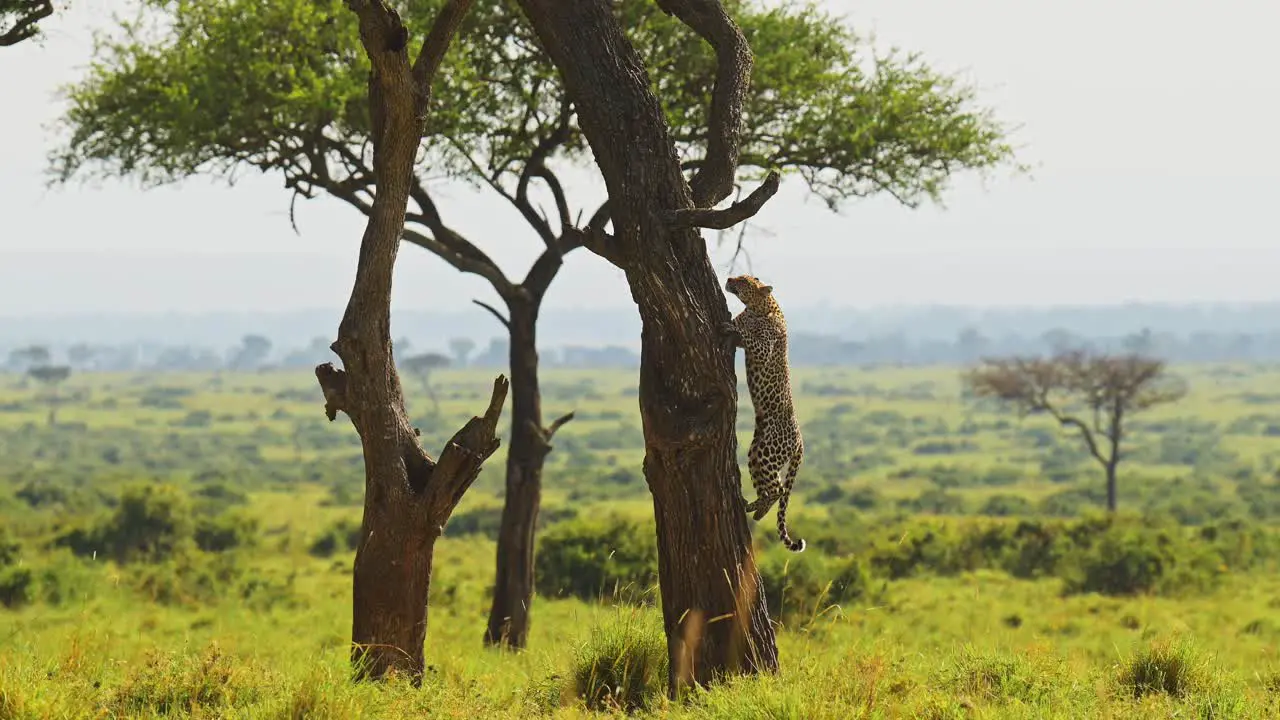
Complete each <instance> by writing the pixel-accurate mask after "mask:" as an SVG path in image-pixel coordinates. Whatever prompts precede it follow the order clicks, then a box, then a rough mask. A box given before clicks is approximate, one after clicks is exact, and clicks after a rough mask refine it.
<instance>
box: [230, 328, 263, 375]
mask: <svg viewBox="0 0 1280 720" xmlns="http://www.w3.org/2000/svg"><path fill="white" fill-rule="evenodd" d="M270 355H271V340H270V339H269V338H267V337H265V336H262V335H245V336H244V338H243V339H241V341H240V346H239V347H237V348H234V349H233V350H232V351H231V357H230V359H229V360H228V361H227V364H228V365H229V366H230V367H231V369H232V370H255V369H257V368H258V367H260V366H261V365H262V364H263V363H264V362H266V360H267V357H269V356H270Z"/></svg>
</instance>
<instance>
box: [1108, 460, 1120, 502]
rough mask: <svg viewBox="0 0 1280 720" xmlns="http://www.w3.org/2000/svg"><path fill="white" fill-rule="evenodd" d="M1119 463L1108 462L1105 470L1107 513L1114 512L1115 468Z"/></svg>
mask: <svg viewBox="0 0 1280 720" xmlns="http://www.w3.org/2000/svg"><path fill="white" fill-rule="evenodd" d="M1118 464H1119V463H1116V462H1109V463H1107V465H1106V468H1107V512H1109V513H1114V512H1115V511H1116V466H1117V465H1118Z"/></svg>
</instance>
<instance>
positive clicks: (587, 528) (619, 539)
mask: <svg viewBox="0 0 1280 720" xmlns="http://www.w3.org/2000/svg"><path fill="white" fill-rule="evenodd" d="M657 575H658V548H657V545H656V543H655V541H654V533H653V530H652V527H651V526H646V525H641V524H640V523H636V522H632V521H630V520H627V519H624V518H622V517H619V516H616V515H609V516H606V517H603V518H598V519H586V518H579V519H575V520H570V521H568V522H562V523H557V524H555V525H552V526H551V527H550V528H549V529H548V530H547V532H546V534H545V535H544V536H543V537H542V539H541V541H540V542H539V543H538V553H537V558H536V559H535V561H534V576H535V577H536V578H537V580H536V587H537V591H538V593H539V594H541V595H551V596H558V595H570V596H574V597H579V598H583V599H593V598H601V597H614V596H615V595H617V594H625V595H626V596H628V597H630V598H635V597H638V596H639V595H640V594H642V593H644V592H645V591H647V590H648V589H649V588H650V587H651V586H652V585H653V583H654V582H655V580H656V578H657Z"/></svg>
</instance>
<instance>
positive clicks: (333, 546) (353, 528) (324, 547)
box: [307, 518, 361, 558]
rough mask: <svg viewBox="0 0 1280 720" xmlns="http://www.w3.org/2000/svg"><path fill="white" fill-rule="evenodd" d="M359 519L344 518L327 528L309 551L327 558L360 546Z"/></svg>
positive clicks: (313, 542)
mask: <svg viewBox="0 0 1280 720" xmlns="http://www.w3.org/2000/svg"><path fill="white" fill-rule="evenodd" d="M360 526H361V523H360V521H359V520H352V519H350V518H342V519H340V520H337V521H336V522H334V523H333V524H331V525H330V526H329V527H327V528H325V530H324V532H323V533H321V534H320V537H317V538H316V539H315V540H314V541H312V543H311V547H309V548H308V549H307V552H309V553H311V554H312V555H314V556H316V557H321V558H327V557H332V556H333V555H335V554H337V553H340V552H351V551H353V550H355V549H356V548H358V547H360Z"/></svg>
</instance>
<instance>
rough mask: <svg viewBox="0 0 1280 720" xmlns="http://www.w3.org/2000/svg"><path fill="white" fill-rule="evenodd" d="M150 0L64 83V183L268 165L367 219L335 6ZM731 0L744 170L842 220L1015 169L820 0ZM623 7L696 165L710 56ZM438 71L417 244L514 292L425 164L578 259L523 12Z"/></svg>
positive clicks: (948, 99) (490, 2) (562, 152)
mask: <svg viewBox="0 0 1280 720" xmlns="http://www.w3.org/2000/svg"><path fill="white" fill-rule="evenodd" d="M400 4H402V5H403V6H404V7H403V10H402V13H403V15H404V16H405V18H406V25H407V26H408V27H424V26H425V24H426V20H427V18H428V17H429V16H431V15H432V13H434V12H435V10H436V9H437V5H438V4H439V0H408V1H407V2H405V3H400ZM147 5H148V6H149V8H150V10H151V11H152V12H149V13H146V14H145V15H144V16H143V17H142V18H140V19H139V20H135V21H132V22H128V23H124V24H122V26H121V27H120V28H119V30H120V31H119V32H118V33H114V34H112V35H111V36H110V37H107V38H103V39H102V42H101V43H100V45H99V47H98V50H97V53H96V56H95V59H94V60H93V62H92V64H91V66H90V68H89V71H88V73H87V74H86V76H85V77H84V79H83V80H81V81H80V82H78V83H77V84H74V85H72V86H70V87H68V88H66V93H67V96H68V98H69V100H70V109H69V110H68V113H67V115H66V117H65V124H66V129H67V131H68V132H67V135H66V138H65V140H66V141H65V143H64V144H62V145H61V146H60V147H58V148H57V149H56V150H55V152H54V153H53V155H52V156H51V163H52V167H53V171H54V173H55V176H56V178H57V179H58V180H60V181H66V180H68V179H70V178H71V177H72V176H74V175H76V174H78V173H79V174H82V175H100V176H103V175H104V176H118V175H123V176H128V177H132V178H134V179H137V180H139V181H141V182H142V183H143V184H144V185H156V184H162V183H168V182H172V181H176V180H180V179H183V178H186V177H188V176H191V175H194V174H213V175H219V176H224V177H226V178H227V179H229V180H233V179H234V177H235V176H236V173H237V172H238V171H243V170H244V169H247V168H256V169H259V170H261V171H264V172H270V173H280V174H281V175H282V176H283V177H284V179H285V184H286V185H287V186H288V187H289V188H291V189H292V190H293V191H294V192H295V193H297V194H298V195H302V196H308V197H309V196H312V195H314V194H316V193H319V192H323V193H328V194H331V195H334V196H336V197H338V198H340V199H343V200H345V201H346V202H348V203H350V204H352V205H354V206H356V207H357V208H359V209H361V210H362V211H366V212H367V210H368V207H369V203H370V201H371V192H372V188H373V178H372V172H371V167H372V163H371V148H370V145H369V142H368V118H367V112H366V104H365V102H364V98H365V97H366V93H367V71H368V60H367V59H366V58H365V57H364V56H363V54H362V53H361V52H360V47H359V44H358V40H357V38H358V35H357V33H356V30H355V27H354V20H353V18H352V16H351V13H348V12H344V11H343V8H342V7H341V0H277V1H275V2H270V3H261V2H255V1H253V0H149V2H148V3H147ZM726 5H727V7H728V9H729V11H730V12H731V13H732V14H733V15H734V17H735V18H736V19H737V21H738V22H739V24H740V25H741V26H742V28H743V31H744V32H745V34H746V35H747V39H748V41H749V42H750V44H751V47H752V48H754V49H755V52H756V60H755V68H754V72H753V82H752V85H751V88H750V91H749V92H750V97H749V98H748V100H747V103H746V110H745V113H744V115H745V117H744V138H743V140H744V142H743V153H742V163H741V166H742V169H741V171H740V175H742V176H743V178H742V179H750V177H759V176H762V175H763V173H764V172H765V171H767V170H770V169H777V170H779V171H780V172H782V173H783V175H784V176H786V175H787V174H793V175H798V176H799V177H801V178H803V180H804V181H805V182H806V183H807V184H808V186H809V188H810V189H811V190H812V191H813V192H814V193H816V194H818V195H819V196H821V197H822V198H823V199H824V200H826V201H827V202H828V203H829V204H830V205H831V206H832V207H833V208H834V207H836V206H837V205H838V204H839V203H840V202H841V201H844V200H847V199H850V198H854V197H861V196H867V195H872V194H875V193H879V192H885V193H889V194H891V195H892V196H894V197H895V198H897V199H898V200H899V201H901V202H902V203H905V204H907V205H911V206H914V205H917V204H919V203H920V202H922V201H924V200H937V199H938V198H939V197H940V193H941V192H942V191H943V190H944V189H945V187H946V184H947V181H948V179H949V178H950V177H951V176H952V174H953V173H955V172H957V171H961V170H986V169H990V168H994V167H996V166H999V165H1002V164H1004V163H1006V162H1008V161H1010V160H1011V159H1012V151H1011V148H1010V147H1009V145H1008V144H1007V142H1006V135H1007V128H1006V127H1005V126H1004V125H1002V124H1001V123H1000V122H998V121H997V120H996V119H995V118H994V117H993V115H992V113H991V112H990V111H989V110H987V109H985V108H983V107H981V106H980V105H979V104H978V102H977V100H976V96H975V93H974V90H973V89H972V88H971V87H969V86H967V85H965V84H963V83H962V82H961V81H959V80H958V79H956V78H954V77H952V76H948V75H946V74H943V73H940V72H937V71H935V70H933V69H932V68H931V67H929V65H927V64H926V63H925V62H924V61H922V60H921V59H920V58H919V57H918V56H916V55H911V54H903V53H901V52H899V51H896V50H893V51H890V52H888V53H884V54H879V53H877V52H876V51H874V49H873V48H872V47H871V45H870V44H869V42H868V41H866V40H865V39H863V38H862V37H860V36H858V35H857V34H856V33H854V32H853V31H852V30H850V29H849V28H848V27H847V26H846V25H845V24H843V23H842V22H840V21H839V20H838V19H836V18H834V17H832V16H830V15H828V14H826V13H824V12H822V11H821V10H819V9H818V8H817V7H816V6H815V5H813V4H802V5H786V6H783V7H763V6H760V5H757V4H755V3H750V2H743V1H742V0H731V1H730V2H728V3H726ZM617 12H619V13H621V14H622V15H623V16H624V17H623V26H624V27H627V28H630V32H631V35H632V39H633V42H634V43H635V44H636V45H637V47H638V48H639V49H640V51H641V53H642V55H643V56H644V57H647V58H651V59H652V63H651V66H652V67H653V68H654V69H653V72H652V77H651V78H650V80H651V82H652V83H653V84H654V85H655V89H656V91H657V94H658V96H659V97H660V98H663V99H664V102H665V103H666V114H667V116H668V119H669V122H670V125H671V131H672V134H673V136H674V137H675V138H676V140H677V148H678V151H679V152H680V154H681V159H682V162H683V163H684V165H685V167H686V168H687V169H688V170H689V171H690V172H692V171H695V170H696V169H697V167H698V163H699V161H700V159H701V157H702V156H703V153H704V150H705V147H704V145H705V143H704V138H705V137H706V127H707V113H708V98H709V97H710V94H711V90H712V87H713V86H714V83H715V69H716V64H715V61H714V57H713V55H712V51H711V49H710V48H709V47H708V46H707V44H706V43H705V42H703V41H701V40H700V39H699V38H697V37H696V36H694V35H693V34H692V33H691V32H690V31H689V30H688V28H687V27H686V26H685V25H683V24H682V23H680V22H678V21H676V20H675V19H673V18H670V17H668V16H667V15H665V14H664V13H663V12H662V11H661V10H660V9H659V8H658V6H657V5H656V4H655V3H652V2H648V1H647V0H622V2H620V3H618V4H617ZM246 28H253V30H252V31H251V32H249V31H246ZM420 41H421V39H420V38H414V39H413V40H412V42H415V43H416V42H420ZM445 62H446V67H445V68H444V72H442V73H441V74H440V76H439V79H438V80H437V82H436V85H437V89H436V92H435V94H434V98H433V104H434V107H433V108H432V110H431V118H432V122H431V123H430V128H429V129H428V132H429V133H430V134H429V136H428V138H427V140H426V143H425V147H424V152H423V154H422V160H421V165H420V167H421V168H422V170H421V171H420V173H419V178H420V180H419V183H418V187H417V188H416V192H415V193H414V200H415V202H416V204H417V205H418V208H417V212H413V208H412V206H411V208H410V210H411V212H410V222H411V223H414V222H416V223H417V224H419V225H421V226H423V227H425V228H426V229H428V230H429V231H430V233H429V236H428V235H420V236H417V237H410V238H409V239H411V240H413V241H415V242H417V243H418V244H421V245H424V246H425V247H427V248H428V249H429V250H432V251H433V252H435V253H437V254H438V255H440V256H441V257H443V258H444V259H445V260H447V261H449V262H450V263H452V264H453V265H454V266H455V267H457V268H458V269H460V270H463V271H469V272H475V273H477V274H480V275H482V276H484V277H486V278H487V279H489V280H490V282H492V283H494V285H495V289H497V290H498V291H499V294H503V292H504V287H503V285H504V284H506V283H507V281H506V278H505V277H503V276H502V274H501V272H499V271H498V269H497V267H496V265H494V264H493V262H492V261H491V260H490V259H489V258H487V257H486V256H485V255H484V253H483V252H480V251H479V250H478V249H477V248H476V247H475V246H474V244H472V243H470V242H467V241H466V240H464V239H463V238H461V237H460V236H459V235H458V234H457V233H455V232H453V231H452V230H451V229H449V228H448V227H447V226H446V225H445V224H444V222H443V221H442V219H441V217H440V213H439V212H438V210H437V209H436V207H435V206H434V204H433V203H432V201H431V197H430V195H429V193H428V191H427V188H426V183H425V179H424V176H425V173H426V171H427V169H428V168H429V169H430V171H431V172H432V173H433V174H434V175H440V174H442V173H443V174H448V175H450V176H452V177H454V178H459V179H463V180H465V181H468V182H471V183H473V184H476V185H480V186H491V187H492V188H493V189H494V190H496V191H498V192H499V193H501V194H502V196H504V197H505V198H507V200H509V201H510V202H512V203H513V204H514V205H515V206H516V207H517V208H518V209H519V210H520V211H521V212H522V214H523V215H524V217H525V218H526V220H527V221H528V222H530V224H531V225H532V226H533V227H534V228H535V229H536V230H537V231H538V233H539V235H540V236H541V237H542V239H543V240H544V241H545V242H546V243H547V245H548V248H549V249H557V248H555V247H554V246H555V245H556V243H557V239H560V241H561V243H562V244H561V245H560V246H559V247H558V250H560V251H564V250H571V249H573V247H575V246H576V245H575V244H573V243H571V242H569V241H568V240H566V239H565V238H564V235H565V231H566V229H567V228H569V227H571V226H576V225H577V224H578V219H579V218H580V213H581V212H582V210H583V209H582V208H574V207H573V206H572V205H571V198H569V197H567V196H566V195H567V193H566V192H565V191H564V190H563V189H562V187H561V184H560V182H559V180H558V178H557V177H556V175H555V173H554V171H553V169H552V168H553V166H555V167H558V166H557V165H556V164H557V163H575V162H580V161H582V160H583V159H584V155H585V153H586V152H587V148H586V144H585V141H584V140H583V138H582V136H581V134H580V133H579V131H578V128H577V126H576V122H575V118H574V116H573V111H572V108H571V107H570V106H569V103H568V101H567V98H566V95H565V93H564V89H563V87H562V85H561V82H560V79H559V76H558V74H557V72H556V71H555V68H554V66H553V65H552V64H551V62H550V61H549V59H548V58H547V57H546V56H545V55H544V53H543V52H542V50H541V49H540V48H539V46H538V43H537V41H536V40H535V38H534V37H533V33H532V31H531V30H530V28H529V27H528V26H527V24H526V22H525V21H524V18H523V16H522V15H521V14H520V12H519V10H518V9H517V8H516V7H515V6H514V5H513V4H511V3H508V2H504V1H503V0H481V1H480V2H478V3H477V4H476V6H475V7H474V9H473V10H472V11H471V13H470V14H469V15H468V17H467V19H466V24H465V26H464V28H463V30H462V33H461V34H460V36H459V38H458V41H457V45H456V46H455V49H454V51H453V52H450V54H449V57H448V58H447V59H446V61H445ZM588 159H589V158H588ZM535 180H541V181H542V183H543V184H544V186H545V187H546V188H548V190H549V193H550V194H549V197H550V198H552V199H554V203H555V209H554V211H553V214H552V215H551V217H554V218H555V221H552V220H550V219H549V218H548V217H547V215H546V214H544V213H543V212H542V210H541V209H540V208H537V207H535V205H534V203H533V202H532V201H530V196H529V192H530V186H531V185H532V184H533V182H534V181H535ZM295 197H296V196H295ZM602 212H603V211H602ZM597 218H598V219H601V220H602V219H603V218H602V217H601V216H600V215H599V214H597Z"/></svg>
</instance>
